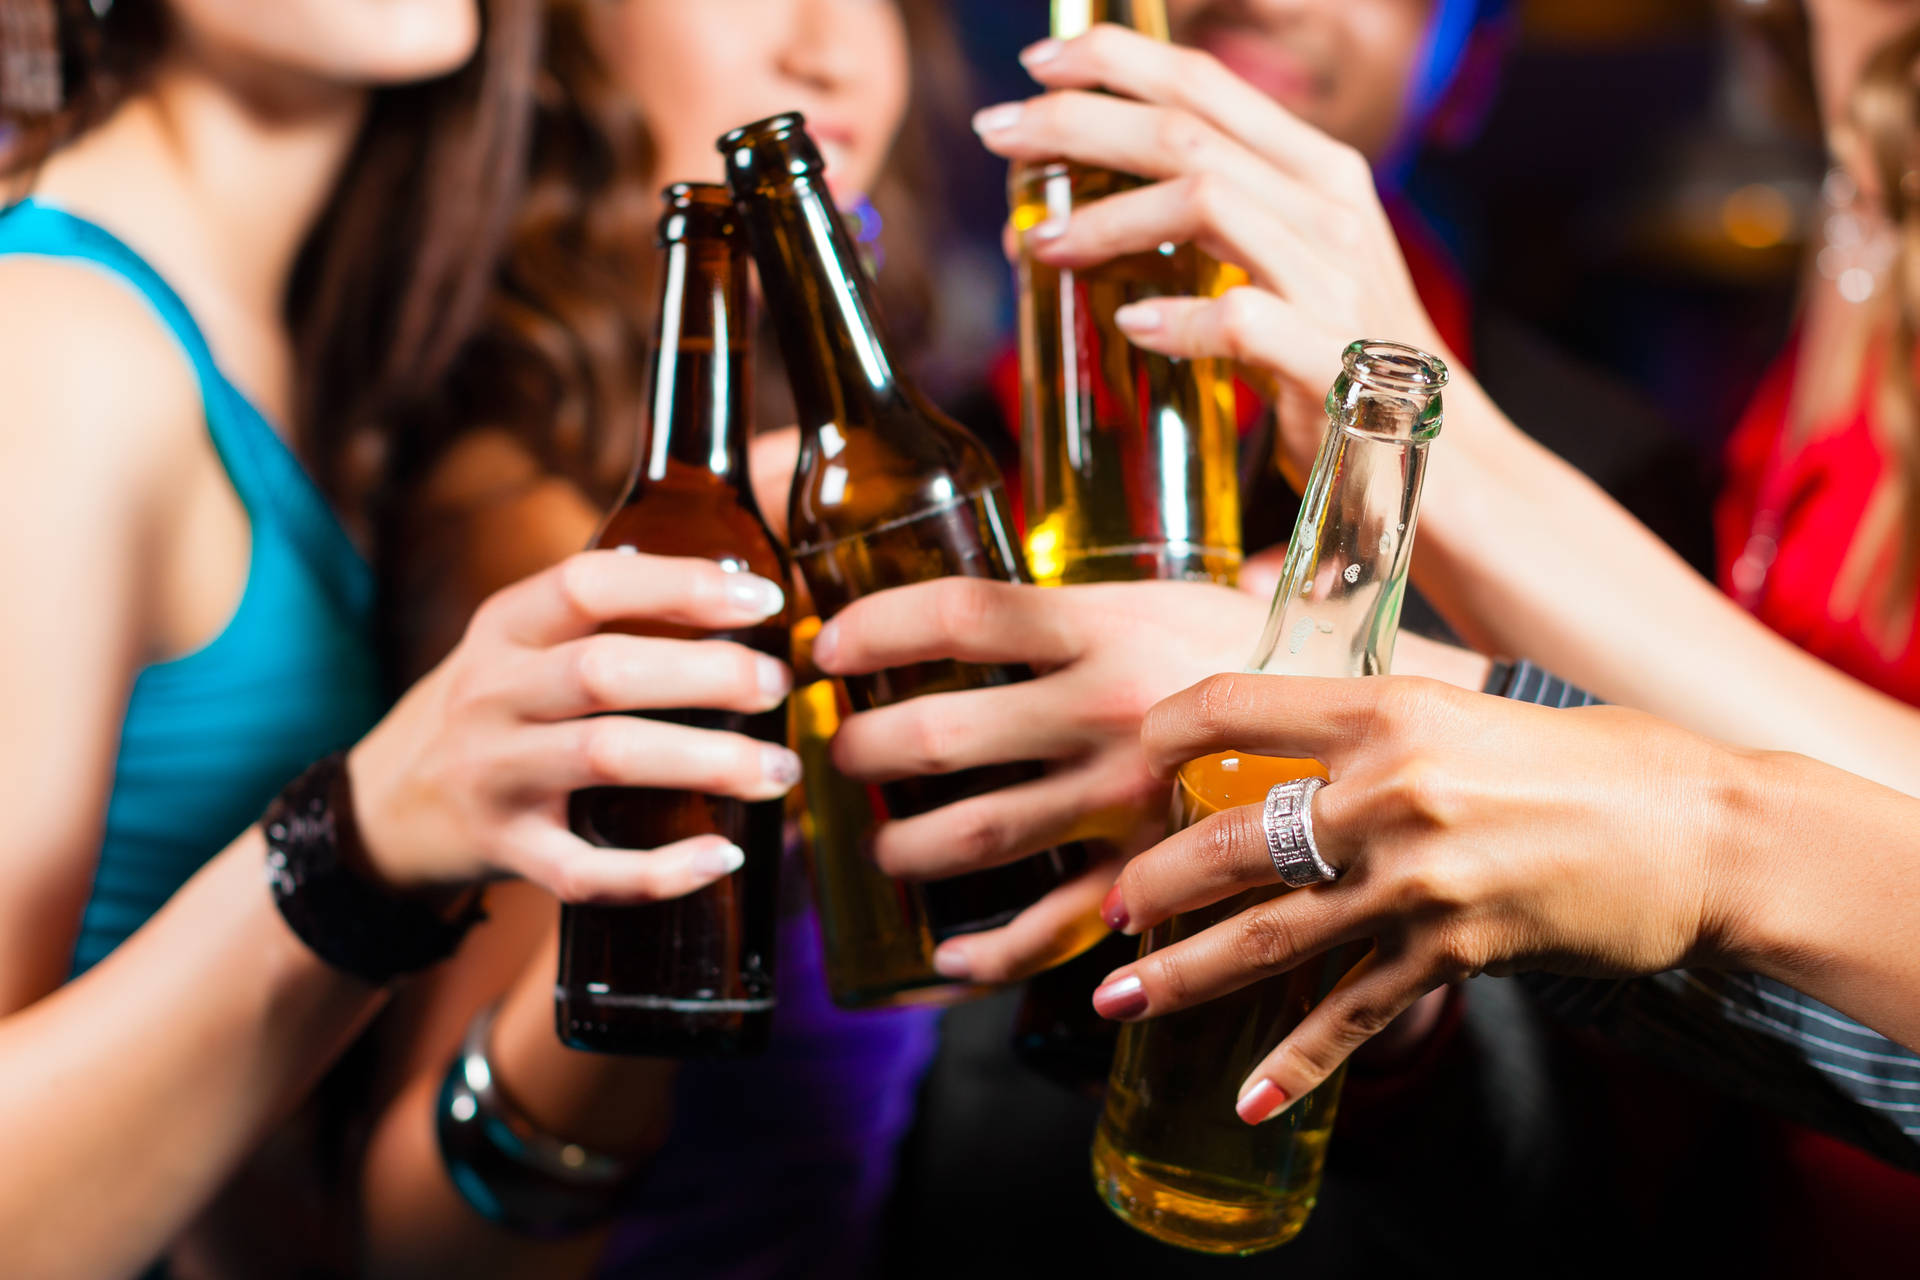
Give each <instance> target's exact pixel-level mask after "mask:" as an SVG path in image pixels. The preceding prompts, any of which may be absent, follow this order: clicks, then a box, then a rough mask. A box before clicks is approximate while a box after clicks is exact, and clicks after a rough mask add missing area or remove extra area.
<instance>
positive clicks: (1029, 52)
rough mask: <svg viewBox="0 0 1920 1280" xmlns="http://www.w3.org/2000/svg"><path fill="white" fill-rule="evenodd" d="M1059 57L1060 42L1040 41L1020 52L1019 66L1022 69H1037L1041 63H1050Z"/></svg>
mask: <svg viewBox="0 0 1920 1280" xmlns="http://www.w3.org/2000/svg"><path fill="white" fill-rule="evenodd" d="M1059 56H1060V42H1059V41H1058V40H1042V41H1040V42H1039V43H1037V44H1030V45H1028V46H1027V47H1026V48H1024V49H1022V50H1021V51H1020V65H1021V66H1023V67H1037V66H1040V65H1041V64H1043V63H1048V62H1052V61H1053V60H1054V59H1055V58H1057V57H1059Z"/></svg>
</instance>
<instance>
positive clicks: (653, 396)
mask: <svg viewBox="0 0 1920 1280" xmlns="http://www.w3.org/2000/svg"><path fill="white" fill-rule="evenodd" d="M666 198H667V210H666V213H665V214H664V216H663V217H662V218H661V221H660V249H661V253H660V308H659V319H658V321H657V325H656V328H655V331H654V340H653V347H652V353H651V354H652V385H651V388H650V393H649V395H648V398H647V408H648V415H647V428H646V433H645V436H644V438H643V440H642V448H641V449H640V450H639V451H638V456H637V457H636V458H635V460H634V488H635V489H636V490H637V489H638V488H639V487H640V485H641V483H642V482H643V481H653V482H659V481H662V480H664V479H666V478H667V476H668V474H669V472H670V470H671V469H672V466H673V464H675V463H677V464H679V465H681V466H683V467H689V468H693V469H696V470H700V471H706V472H710V473H712V474H713V475H714V476H716V477H719V478H720V479H722V480H726V481H728V482H730V483H732V484H734V485H736V486H737V487H740V488H743V489H744V488H747V487H748V470H747V440H748V438H749V437H750V436H751V435H752V432H753V403H752V387H753V380H752V376H751V372H750V369H751V363H752V361H751V342H752V328H753V309H752V308H753V300H752V293H751V290H750V289H749V287H748V276H747V254H746V247H745V245H744V244H743V243H742V242H741V238H740V235H739V232H738V228H737V225H736V221H735V215H734V212H733V208H732V204H731V201H730V200H729V199H728V197H727V195H726V190H725V188H723V187H715V186H702V185H696V184H680V185H677V186H674V187H669V188H668V189H667V193H666Z"/></svg>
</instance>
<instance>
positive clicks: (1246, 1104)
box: [1233, 1080, 1287, 1124]
mask: <svg viewBox="0 0 1920 1280" xmlns="http://www.w3.org/2000/svg"><path fill="white" fill-rule="evenodd" d="M1286 1105H1287V1095H1286V1094H1285V1093H1284V1092H1282V1091H1281V1088H1280V1086H1279V1085H1277V1084H1275V1083H1274V1082H1273V1081H1271V1080H1256V1081H1254V1082H1253V1087H1252V1088H1251V1089H1248V1090H1247V1091H1246V1092H1245V1093H1243V1094H1241V1095H1240V1101H1238V1102H1236V1103H1234V1104H1233V1109H1234V1111H1235V1112H1236V1113H1237V1114H1238V1115H1239V1117H1240V1118H1241V1119H1242V1120H1244V1121H1246V1122H1247V1123H1248V1124H1265V1123H1266V1122H1267V1121H1269V1120H1271V1119H1273V1118H1274V1117H1275V1116H1277V1115H1279V1114H1280V1113H1281V1112H1282V1111H1283V1110H1285V1109H1286Z"/></svg>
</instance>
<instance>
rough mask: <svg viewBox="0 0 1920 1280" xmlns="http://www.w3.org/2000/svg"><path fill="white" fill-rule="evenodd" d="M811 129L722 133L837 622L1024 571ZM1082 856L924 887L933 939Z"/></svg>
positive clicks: (934, 799)
mask: <svg viewBox="0 0 1920 1280" xmlns="http://www.w3.org/2000/svg"><path fill="white" fill-rule="evenodd" d="M804 126H805V121H804V120H803V119H802V118H801V117H800V116H799V115H797V114H792V113H789V114H787V115H781V116H774V117H773V118H771V119H768V120H762V121H759V122H758V123H756V124H751V125H747V126H746V127H745V128H741V129H736V130H734V131H733V132H731V133H729V134H727V135H726V136H725V137H724V138H722V139H721V140H720V151H721V153H722V154H723V155H724V156H725V157H726V164H727V182H728V185H729V186H731V187H732V189H733V194H734V199H735V202H736V204H737V207H738V208H739V210H740V213H741V218H742V221H743V222H744V223H745V226H746V231H747V236H748V239H749V240H750V242H751V243H752V245H753V253H754V258H755V261H756V262H757V263H758V264H759V268H760V287H761V290H762V292H763V293H764V294H765V296H766V302H767V309H768V313H769V315H770V316H771V317H772V320H773V327H774V332H775V334H776V335H778V337H779V340H780V350H781V354H782V356H783V357H784V359H785V363H786V367H787V377H788V378H789V379H790V380H791V382H792V384H793V396H794V402H795V404H796V406H797V408H798V410H799V416H800V428H801V445H800V464H799V469H798V471H797V473H796V474H795V476H794V482H793V495H792V500H791V502H790V504H789V507H788V513H787V528H788V540H789V544H790V545H791V546H792V548H793V558H794V564H795V567H796V568H797V569H798V570H799V571H800V574H801V576H802V577H803V578H804V579H805V580H806V585H807V590H808V592H809V593H810V594H811V595H812V596H813V603H814V606H815V608H817V609H818V610H819V613H820V617H821V618H822V619H824V620H829V621H830V620H831V619H832V618H833V616H834V615H835V614H836V613H838V612H839V611H840V610H841V609H844V608H845V607H846V606H847V605H849V604H851V603H853V602H854V601H855V600H857V599H859V598H860V597H862V596H865V595H868V594H871V593H873V592H876V591H883V590H885V589H887V588H889V587H898V586H904V585H907V584H909V583H915V582H925V581H927V580H929V579H933V578H942V577H948V576H954V575H962V576H967V577H975V578H991V579H996V580H999V581H1002V582H1024V581H1026V579H1027V573H1026V566H1025V564H1024V563H1023V562H1022V560H1021V557H1020V552H1019V549H1018V547H1017V545H1016V544H1015V542H1014V539H1013V536H1012V532H1011V529H1012V526H1011V524H1010V522H1009V521H1008V519H1007V512H1006V499H1005V495H1004V493H1003V491H1002V485H1001V479H1000V474H999V470H998V468H997V467H996V466H995V465H994V462H993V458H992V457H991V455H989V454H988V453H987V451H986V449H985V448H984V447H983V446H982V445H981V444H980V442H979V441H977V440H975V439H974V438H973V437H972V436H971V435H969V434H968V433H967V432H966V430H965V429H964V428H962V427H961V426H960V425H959V424H958V423H955V422H954V421H953V420H952V419H950V418H948V417H946V416H945V415H944V414H942V413H941V412H940V411H939V410H937V409H935V408H934V407H933V405H932V403H931V402H930V401H928V400H927V398H926V397H925V396H924V395H922V394H921V392H920V391H919V389H918V388H917V387H915V386H914V385H913V383H912V382H911V381H910V380H909V379H908V377H907V375H906V372H905V371H904V370H903V369H902V368H901V367H900V365H899V363H898V361H897V359H896V358H895V356H894V353H893V350H892V347H891V345H890V344H889V343H888V340H887V336H886V333H885V331H884V330H883V328H882V326H881V322H880V314H879V309H878V307H877V306H876V305H875V303H874V299H873V282H872V279H871V278H870V277H869V276H868V275H867V272H866V269H865V268H864V267H863V266H862V265H861V263H860V259H859V258H858V256H857V255H856V252H855V249H854V245H853V241H852V238H851V237H850V236H849V235H848V234H847V230H846V227H845V226H844V225H843V224H842V222H841V220H840V217H839V215H838V214H837V213H836V212H835V210H834V207H833V205H832V203H831V201H830V200H829V198H828V192H827V185H826V181H825V178H824V172H823V171H824V167H825V166H824V165H823V164H822V163H821V160H820V153H819V151H818V149H817V148H816V147H815V146H814V143H813V139H812V138H810V137H808V136H807V133H806V129H805V127H804ZM1031 675H1032V673H1031V672H1030V671H1028V670H1026V669H1025V668H1023V667H1019V666H1013V665H1009V664H983V663H963V662H955V661H942V662H927V663H919V664H916V665H913V666H908V667H902V668H897V669H894V670H891V671H883V672H880V673H878V674H876V675H871V676H862V677H858V678H854V679H849V680H847V681H845V685H846V690H847V694H848V697H849V698H850V700H851V702H852V705H853V709H854V710H856V711H865V710H868V709H870V708H872V707H879V706H886V705H888V704H891V703H895V702H899V701H901V700H903V699H906V698H912V697H918V696H920V695H922V694H928V693H938V692H945V691H951V690H959V689H977V688H982V687H985V686H990V685H1006V684H1013V683H1015V682H1018V681H1021V680H1026V679H1028V678H1030V677H1031ZM1040 772H1041V770H1040V766H1038V765H1037V764H1008V765H994V766H989V767H983V768H975V769H966V770H962V771H960V772H958V773H950V774H944V775H941V776H939V777H921V778H908V779H903V780H901V781H898V782H893V783H889V784H887V785H886V786H884V787H882V788H881V793H882V795H883V796H884V797H885V799H886V802H887V808H888V810H889V811H890V812H891V813H892V814H893V816H895V817H908V816H911V815H914V814H920V813H925V812H927V811H928V810H930V809H936V808H939V807H940V806H942V805H947V804H952V803H954V802H956V801H959V800H964V799H967V798H969V797H971V796H977V795H981V794H984V793H986V792H989V791H994V790H998V789H1000V788H1002V787H1008V786H1014V785H1017V784H1019V783H1022V782H1027V781H1031V780H1032V779H1034V778H1036V777H1038V776H1039V775H1040ZM1084 862H1085V855H1084V853H1083V852H1082V851H1081V850H1080V849H1079V848H1078V847H1077V846H1063V847H1061V848H1058V849H1050V850H1048V851H1046V852H1045V853H1041V854H1037V855H1035V856H1033V857H1031V858H1026V859H1023V860H1021V861H1019V862H1016V863H1013V864H1011V865H1009V866H1005V867H999V868H995V869H993V870H989V871H978V872H973V873H970V874H967V875H963V876H956V877H954V878H952V879H948V880H941V881H935V882H932V883H929V884H928V885H927V887H926V904H927V912H928V916H929V919H930V921H931V924H932V926H933V931H934V934H935V936H936V937H942V938H944V937H950V936H952V935H954V934H960V933H970V932H975V931H977V930H981V929H990V928H994V927H996V926H998V925H1001V924H1005V923H1006V922H1007V921H1008V920H1011V919H1012V918H1013V917H1014V916H1015V915H1017V914H1019V913H1020V911H1022V910H1023V909H1025V908H1026V907H1028V906H1030V905H1031V904H1032V903H1034V902H1035V901H1037V900H1038V899H1039V898H1040V897H1041V896H1043V895H1044V894H1045V893H1046V892H1047V891H1048V890H1050V889H1052V888H1053V887H1055V886H1056V885H1059V884H1061V883H1062V882H1064V881H1065V880H1067V879H1068V878H1069V877H1071V876H1072V875H1074V874H1076V873H1077V872H1078V871H1079V870H1080V867H1081V866H1082V865H1083V864H1084Z"/></svg>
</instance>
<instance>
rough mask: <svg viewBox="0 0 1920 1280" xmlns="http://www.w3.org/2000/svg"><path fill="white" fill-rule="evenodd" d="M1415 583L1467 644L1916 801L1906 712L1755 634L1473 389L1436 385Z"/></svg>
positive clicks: (1914, 753) (1919, 751)
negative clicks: (1443, 396)
mask: <svg viewBox="0 0 1920 1280" xmlns="http://www.w3.org/2000/svg"><path fill="white" fill-rule="evenodd" d="M1448 395H1449V397H1450V400H1452V404H1451V405H1450V414H1449V416H1450V417H1452V418H1455V419H1457V420H1458V422H1457V425H1458V427H1459V430H1458V431H1456V432H1454V433H1453V437H1454V438H1451V439H1446V438H1443V440H1442V441H1441V443H1440V445H1439V446H1438V447H1436V449H1435V450H1434V455H1433V463H1432V470H1431V473H1430V475H1429V477H1428V483H1427V496H1426V499H1425V503H1424V506H1423V510H1422V514H1421V522H1420V541H1419V545H1418V549H1417V550H1416V552H1415V557H1414V577H1415V580H1416V582H1417V583H1418V585H1419V587H1420V589H1421V591H1422V592H1423V593H1425V594H1426V595H1427V597H1428V598H1429V599H1431V600H1432V601H1433V602H1434V604H1435V605H1436V607H1438V608H1439V609H1440V610H1441V612H1442V613H1443V614H1444V615H1445V616H1446V617H1447V619H1448V621H1449V622H1450V623H1452V625H1453V626H1454V627H1455V628H1456V629H1457V630H1459V631H1460V633H1461V635H1462V636H1464V637H1466V638H1467V639H1468V641H1469V642H1470V643H1472V644H1473V645H1474V646H1475V647H1476V648H1479V649H1482V650H1484V651H1487V652H1494V653H1502V654H1507V655H1511V656H1516V657H1526V658H1531V659H1533V660H1534V661H1536V662H1539V663H1541V664H1542V665H1544V666H1547V667H1549V668H1551V669H1552V670H1553V671H1554V672H1555V673H1556V674H1558V675H1561V676H1563V677H1565V678H1566V679H1568V680H1571V681H1573V682H1574V683H1576V684H1579V685H1582V686H1584V687H1586V688H1588V689H1591V690H1593V691H1594V692H1595V693H1597V694H1599V695H1601V696H1602V697H1604V698H1606V699H1608V700H1609V701H1612V702H1617V703H1620V704H1623V705H1627V706H1634V707H1639V708H1641V709H1643V710H1646V711H1651V712H1654V713H1655V714H1658V715H1661V716H1663V717H1665V718H1667V719H1670V720H1673V721H1675V722H1676V723H1679V724H1682V725H1685V726H1687V727H1688V728H1691V729H1694V730H1696V731H1697V732H1700V733H1704V734H1707V735H1709V736H1711V737H1714V738H1718V739H1720V740H1722V741H1727V742H1734V743H1739V744H1741V745H1744V746H1751V747H1762V748H1773V749H1781V750H1790V751H1796V752H1799V753H1801V754H1803V755H1808V756H1812V757H1814V758H1815V759H1819V760H1824V761H1826V762H1828V763H1830V764H1834V765H1837V766H1839V767H1841V768H1844V769H1847V770H1849V771H1850V772H1853V773H1858V774H1860V775H1862V776H1863V777H1867V778H1872V779H1874V780H1876V781H1879V782H1883V783H1885V784H1887V785H1889V786H1892V787H1894V788H1896V789H1898V790H1902V791H1905V792H1908V793H1909V794H1916V795H1920V711H1916V710H1915V709H1914V708H1912V707H1909V706H1906V705H1904V704H1902V703H1900V702H1898V701H1897V700H1895V699H1893V698H1889V697H1886V696H1885V695H1883V694H1880V693H1878V692H1876V691H1875V690H1873V689H1871V688H1869V687H1867V686H1866V685H1863V684H1861V683H1860V682H1858V681H1856V680H1853V679H1851V678H1850V677H1848V676H1846V675H1843V674H1842V673H1840V672H1839V671H1837V670H1836V669H1834V668H1832V667H1830V666H1828V665H1827V664H1825V663H1823V662H1821V661H1819V660H1818V659H1816V658H1814V657H1811V656H1810V655H1808V654H1806V653H1804V652H1802V651H1801V650H1799V649H1797V648H1795V647H1794V646H1793V645H1792V644H1790V643H1789V642H1787V641H1786V640H1784V639H1782V638H1781V637H1779V636H1777V635H1775V634H1774V633H1773V632H1771V631H1769V630H1767V629H1766V628H1765V627H1764V626H1762V625H1761V624H1760V623H1759V622H1757V621H1755V620H1754V619H1753V618H1752V617H1751V616H1749V615H1748V614H1747V613H1746V612H1745V611H1743V610H1741V609H1740V608H1738V607H1737V606H1736V605H1734V604H1733V603H1732V602H1731V601H1729V600H1728V599H1726V597H1724V596H1722V595H1721V594H1720V593H1719V592H1718V591H1716V590H1714V588H1713V587H1712V586H1711V585H1710V584H1709V583H1707V582H1705V581H1703V580H1702V579H1701V578H1700V577H1699V576H1698V575H1697V574H1695V573H1694V572H1693V571H1692V570H1691V569H1690V568H1688V567H1687V565H1686V564H1685V563H1684V562H1682V561H1681V560H1680V559H1679V557H1678V556H1676V555H1674V554H1673V552H1672V551H1670V550H1669V549H1668V548H1667V547H1666V546H1665V545H1664V544H1662V543H1661V542H1660V541H1659V539H1657V538H1656V537H1654V536H1653V534H1652V533H1650V532H1648V531H1647V529H1646V528H1645V527H1644V526H1642V525H1640V524H1639V523H1638V522H1637V521H1635V520H1634V519H1633V517H1631V516H1630V515H1628V514H1627V513H1626V512H1625V511H1624V510H1623V509H1621V508H1620V507H1619V506H1618V505H1617V504H1616V503H1615V502H1614V501H1613V500H1612V499H1611V498H1609V497H1607V496H1606V494H1605V493H1603V492H1602V491H1601V490H1600V489H1599V488H1598V487H1597V486H1595V485H1594V484H1592V483H1591V482H1590V481H1588V480H1587V479H1586V478H1585V477H1583V476H1581V475H1580V474H1579V473H1578V472H1576V471H1574V470H1573V469H1572V468H1571V467H1569V466H1568V465H1567V464H1566V463H1564V462H1562V461H1560V460H1559V459H1558V458H1555V457H1554V456H1553V455H1552V454H1550V453H1548V452H1547V451H1546V450H1544V449H1542V448H1541V447H1540V446H1538V445H1536V444H1534V443H1533V442H1532V441H1530V440H1527V439H1526V438H1525V437H1524V436H1522V435H1521V434H1520V433H1519V432H1518V431H1516V430H1514V428H1513V427H1512V426H1511V424H1508V423H1507V422H1506V421H1505V419H1504V418H1502V417H1501V416H1500V415H1499V411H1498V410H1497V409H1495V408H1494V407H1493V406H1492V405H1491V403H1490V402H1489V401H1487V400H1486V398H1485V395H1484V393H1483V392H1481V391H1480V390H1479V388H1478V387H1476V386H1474V385H1472V384H1471V383H1464V384H1463V385H1462V386H1461V387H1460V388H1459V390H1458V392H1457V393H1456V392H1455V391H1454V390H1451V389H1450V390H1449V392H1448Z"/></svg>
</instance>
